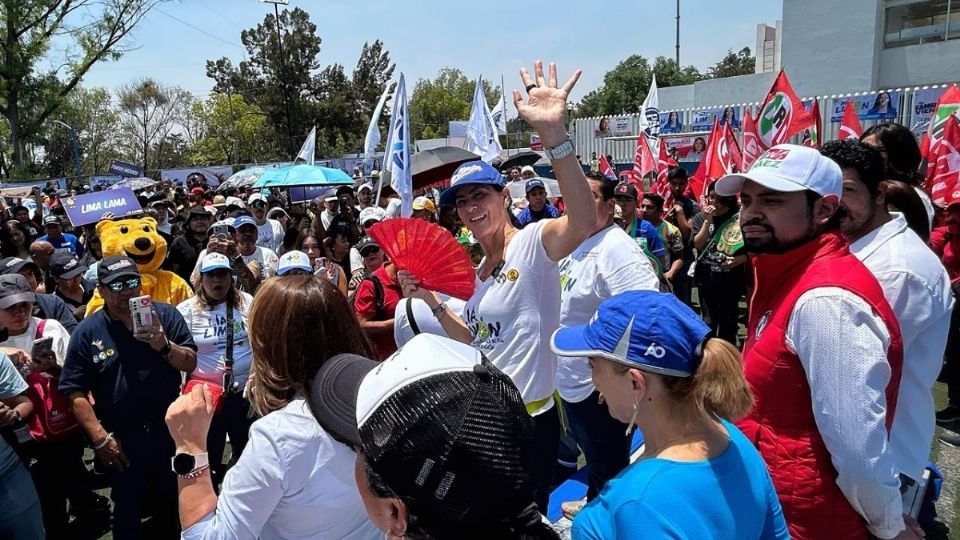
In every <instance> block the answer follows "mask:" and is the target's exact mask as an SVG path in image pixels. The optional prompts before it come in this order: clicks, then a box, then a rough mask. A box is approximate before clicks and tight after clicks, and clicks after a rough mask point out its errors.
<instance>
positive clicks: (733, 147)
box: [723, 123, 743, 174]
mask: <svg viewBox="0 0 960 540" xmlns="http://www.w3.org/2000/svg"><path fill="white" fill-rule="evenodd" d="M723 138H724V139H725V143H726V151H727V155H728V156H729V157H728V158H727V161H726V163H725V164H724V169H725V171H726V172H725V173H724V174H730V173H735V172H742V171H743V169H741V168H740V167H741V166H742V165H743V152H741V151H740V143H739V142H737V136H736V135H734V134H733V129H731V128H730V124H729V123H726V124H724V126H723Z"/></svg>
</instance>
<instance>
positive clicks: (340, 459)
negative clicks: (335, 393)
mask: <svg viewBox="0 0 960 540" xmlns="http://www.w3.org/2000/svg"><path fill="white" fill-rule="evenodd" d="M355 462H356V454H354V453H353V451H351V450H350V449H349V448H347V447H346V446H344V445H343V444H341V443H339V442H337V441H335V440H333V439H332V438H331V437H330V435H328V434H327V432H326V431H324V430H323V428H321V427H320V424H318V423H317V421H316V419H314V417H313V415H312V414H311V413H310V408H309V407H308V406H307V404H306V402H305V401H304V400H303V398H298V399H294V400H293V401H291V402H290V403H289V404H287V406H286V407H284V408H282V409H280V410H278V411H274V412H272V413H270V414H268V415H266V416H264V417H263V418H261V419H259V420H257V421H256V422H254V423H253V426H251V428H250V441H249V442H248V443H247V446H246V447H245V448H244V450H243V454H241V455H240V459H239V460H237V464H236V465H234V467H233V468H232V469H230V470H229V471H227V475H226V477H225V478H224V481H223V489H222V490H221V493H220V497H219V498H218V499H217V509H216V510H215V511H213V512H211V513H210V514H208V515H206V516H205V517H204V518H203V519H201V520H200V521H198V522H197V523H195V524H194V525H193V526H192V527H190V528H189V529H187V530H185V531H183V538H184V539H186V540H194V539H205V540H207V539H218V540H219V539H223V540H227V539H230V540H248V539H249V540H253V539H255V538H261V539H264V540H268V539H281V538H282V539H295V538H303V539H307V538H310V539H316V540H333V539H341V538H349V539H351V540H352V539H356V540H378V539H382V538H383V533H382V532H380V531H378V530H377V528H376V527H375V526H374V525H373V523H371V522H370V520H369V518H368V517H367V513H366V511H365V510H364V507H363V501H362V500H361V499H360V492H359V491H358V490H357V485H356V480H355V479H354V467H355Z"/></svg>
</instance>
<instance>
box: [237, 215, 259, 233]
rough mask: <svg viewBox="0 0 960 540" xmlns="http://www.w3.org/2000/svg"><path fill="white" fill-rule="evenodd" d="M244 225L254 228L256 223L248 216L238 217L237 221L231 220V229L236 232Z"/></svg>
mask: <svg viewBox="0 0 960 540" xmlns="http://www.w3.org/2000/svg"><path fill="white" fill-rule="evenodd" d="M244 225H253V226H254V227H256V226H257V222H256V221H254V220H253V218H252V217H250V216H238V217H237V219H235V220H233V227H234V228H235V229H237V230H239V229H240V227H243V226H244Z"/></svg>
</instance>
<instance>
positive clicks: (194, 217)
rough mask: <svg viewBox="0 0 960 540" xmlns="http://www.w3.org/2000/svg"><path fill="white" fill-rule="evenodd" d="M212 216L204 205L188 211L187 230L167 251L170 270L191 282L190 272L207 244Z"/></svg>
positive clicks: (167, 262)
mask: <svg viewBox="0 0 960 540" xmlns="http://www.w3.org/2000/svg"><path fill="white" fill-rule="evenodd" d="M211 218H212V216H211V215H210V212H208V211H207V210H206V209H205V208H204V207H202V206H194V207H193V208H191V209H190V211H189V212H188V213H187V230H186V231H185V232H184V233H183V235H181V236H178V237H176V238H175V239H174V240H173V243H171V244H170V250H169V251H168V252H167V261H166V263H165V264H167V265H169V266H168V267H169V270H170V271H171V272H173V273H175V274H177V275H178V276H180V277H182V278H183V279H184V280H185V281H187V283H189V282H190V272H192V271H193V267H194V266H196V265H197V260H198V259H199V257H200V252H201V251H203V248H205V247H206V246H207V229H209V228H210V220H211Z"/></svg>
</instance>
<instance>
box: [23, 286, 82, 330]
mask: <svg viewBox="0 0 960 540" xmlns="http://www.w3.org/2000/svg"><path fill="white" fill-rule="evenodd" d="M33 316H34V317H37V318H39V319H56V320H57V322H58V323H60V325H61V326H63V327H64V328H66V330H67V333H69V334H72V333H73V331H74V330H75V329H76V328H77V319H76V317H74V316H73V310H72V309H70V306H68V305H67V303H66V302H64V301H63V299H61V298H59V297H57V296H54V295H52V294H39V293H38V294H37V302H36V304H34V306H33Z"/></svg>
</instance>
